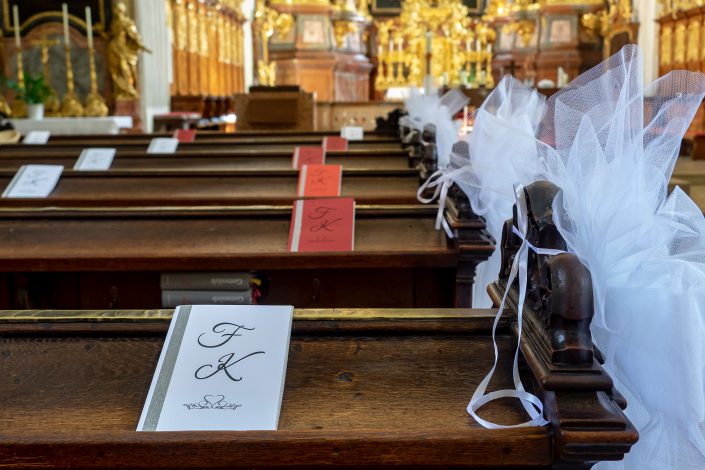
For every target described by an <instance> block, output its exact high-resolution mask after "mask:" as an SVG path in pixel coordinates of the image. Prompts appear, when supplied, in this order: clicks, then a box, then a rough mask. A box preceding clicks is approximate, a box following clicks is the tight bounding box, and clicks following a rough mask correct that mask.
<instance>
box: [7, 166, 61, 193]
mask: <svg viewBox="0 0 705 470" xmlns="http://www.w3.org/2000/svg"><path fill="white" fill-rule="evenodd" d="M63 171H64V166H63V165H22V166H21V167H20V169H19V170H17V173H15V176H14V177H13V178H12V181H10V184H8V185H7V188H5V191H3V193H2V197H4V198H25V197H26V198H45V197H48V196H49V194H51V192H52V191H53V190H54V188H55V187H56V183H58V182H59V178H60V177H61V173H62V172H63Z"/></svg>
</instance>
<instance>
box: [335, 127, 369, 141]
mask: <svg viewBox="0 0 705 470" xmlns="http://www.w3.org/2000/svg"><path fill="white" fill-rule="evenodd" d="M340 137H344V138H346V139H348V140H362V139H363V138H364V137H365V131H364V129H363V128H362V127H360V126H345V127H343V128H342V129H340Z"/></svg>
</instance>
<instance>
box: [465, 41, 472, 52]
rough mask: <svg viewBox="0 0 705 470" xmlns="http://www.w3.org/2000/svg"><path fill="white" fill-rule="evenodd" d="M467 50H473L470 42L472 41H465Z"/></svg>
mask: <svg viewBox="0 0 705 470" xmlns="http://www.w3.org/2000/svg"><path fill="white" fill-rule="evenodd" d="M465 50H466V51H468V52H470V51H471V50H472V43H471V42H470V39H466V40H465Z"/></svg>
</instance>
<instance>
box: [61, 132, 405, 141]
mask: <svg viewBox="0 0 705 470" xmlns="http://www.w3.org/2000/svg"><path fill="white" fill-rule="evenodd" d="M173 135H174V134H173V132H155V133H152V134H85V135H84V134H74V135H69V134H54V135H51V136H50V137H49V143H50V144H51V143H55V142H70V141H81V142H85V141H88V142H90V141H100V140H110V139H119V140H124V141H146V142H149V140H151V139H152V138H154V137H172V136H173ZM339 135H340V132H339V131H282V130H266V131H237V132H232V133H228V132H221V131H200V130H199V131H198V132H196V135H195V139H196V141H199V140H201V141H203V140H219V141H233V142H235V141H248V140H261V139H272V138H274V139H279V140H281V139H286V140H295V139H300V140H306V139H310V140H316V141H318V142H320V141H321V140H323V138H324V137H334V136H339ZM362 141H363V142H379V143H382V142H398V141H399V139H398V137H397V136H396V135H392V134H388V133H380V132H375V131H366V132H365V134H364V137H363V140H362ZM352 143H354V142H351V144H352Z"/></svg>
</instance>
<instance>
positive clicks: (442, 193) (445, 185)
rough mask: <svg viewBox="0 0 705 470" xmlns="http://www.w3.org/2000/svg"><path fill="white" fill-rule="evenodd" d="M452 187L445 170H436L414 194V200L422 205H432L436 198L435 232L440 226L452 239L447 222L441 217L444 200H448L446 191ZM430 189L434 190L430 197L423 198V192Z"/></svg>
mask: <svg viewBox="0 0 705 470" xmlns="http://www.w3.org/2000/svg"><path fill="white" fill-rule="evenodd" d="M451 186H453V179H452V178H451V177H450V176H449V175H448V174H447V173H446V171H445V170H438V171H436V172H435V173H433V174H432V175H431V176H430V177H429V178H428V179H427V180H426V182H425V183H424V184H422V185H421V187H419V189H418V191H417V192H416V199H418V200H419V202H422V203H424V204H430V203H432V202H433V201H434V200H435V199H436V198H438V213H437V214H436V230H439V229H440V228H441V226H443V229H444V230H445V231H446V234H447V235H448V238H453V231H452V230H451V229H450V227H449V226H448V222H446V219H445V218H444V217H443V213H444V211H445V208H446V199H447V198H448V190H449V189H450V187H451ZM430 188H436V189H435V190H434V191H433V194H432V195H431V197H423V193H424V191H426V190H427V189H430Z"/></svg>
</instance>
